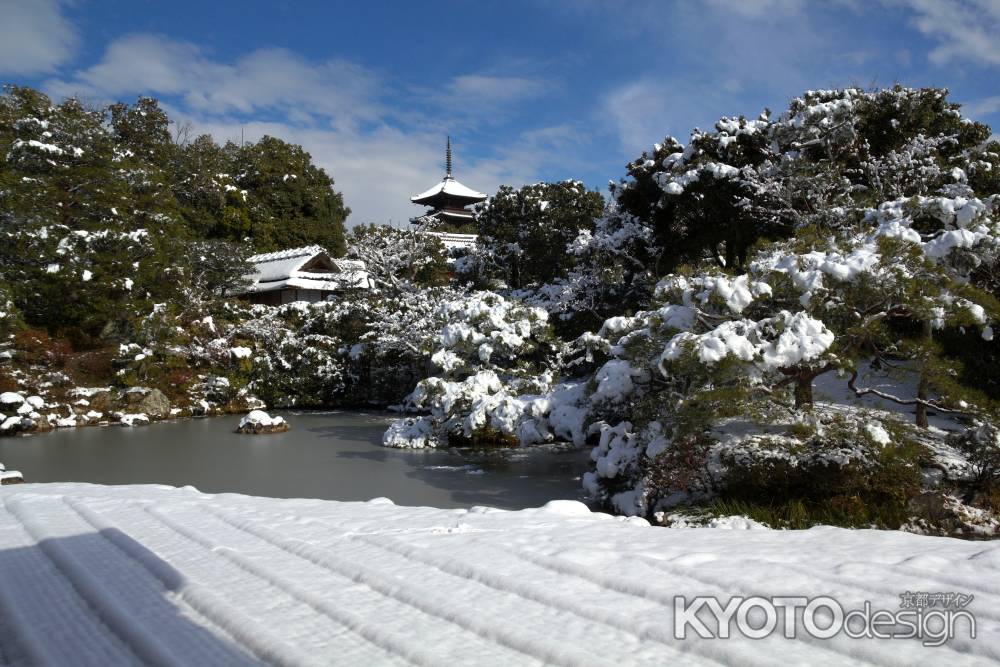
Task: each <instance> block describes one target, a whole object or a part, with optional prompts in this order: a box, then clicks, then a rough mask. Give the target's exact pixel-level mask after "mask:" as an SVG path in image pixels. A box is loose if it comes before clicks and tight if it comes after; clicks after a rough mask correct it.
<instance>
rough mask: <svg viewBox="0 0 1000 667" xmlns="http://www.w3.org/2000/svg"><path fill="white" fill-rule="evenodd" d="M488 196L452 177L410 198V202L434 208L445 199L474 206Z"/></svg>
mask: <svg viewBox="0 0 1000 667" xmlns="http://www.w3.org/2000/svg"><path fill="white" fill-rule="evenodd" d="M487 196H488V195H485V194H483V193H482V192H476V191H475V190H473V189H472V188H467V187H466V186H464V185H462V184H461V183H459V182H458V181H456V180H455V179H454V178H451V177H450V176H446V177H445V179H444V180H443V181H441V182H440V183H438V184H437V185H435V186H434V187H433V188H431V189H430V190H427V191H426V192H421V193H420V194H419V195H414V196H412V197H410V201H411V202H413V203H414V204H426V205H428V206H433V205H434V204H435V203H436V202H438V201H440V200H445V199H451V200H463V201H464V202H465V203H469V204H472V203H476V202H481V201H485V200H486V199H487Z"/></svg>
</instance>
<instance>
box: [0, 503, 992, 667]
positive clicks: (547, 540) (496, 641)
mask: <svg viewBox="0 0 1000 667" xmlns="http://www.w3.org/2000/svg"><path fill="white" fill-rule="evenodd" d="M380 491H381V489H378V488H372V489H371V495H376V494H377V493H379V492H380ZM3 495H4V501H5V505H6V511H3V512H0V553H2V554H4V556H3V558H0V581H3V589H2V591H3V595H2V600H3V608H4V633H3V637H4V645H3V649H4V658H8V657H9V658H10V659H11V664H22V663H30V664H34V663H38V664H53V665H74V664H76V665H118V664H132V663H137V662H142V663H157V664H172V665H183V664H188V665H207V664H221V663H226V664H251V663H254V664H260V663H265V664H275V663H283V664H313V663H318V664H334V663H336V664H357V665H365V664H372V665H373V664H389V663H392V664H397V663H406V662H410V663H416V664H423V665H426V664H446V663H452V664H495V665H504V664H506V665H514V664H527V663H532V664H536V663H537V664H542V663H547V664H548V663H552V664H560V665H569V664H579V665H591V664H601V665H632V664H636V665H637V664H645V665H666V664H675V663H678V662H682V663H685V664H694V663H706V664H707V663H713V662H714V663H718V664H727V665H739V664H805V663H809V664H853V663H856V662H858V661H864V662H866V663H868V664H870V665H890V664H892V665H899V664H935V662H936V661H934V660H929V659H928V656H933V657H938V656H940V657H942V661H941V663H942V664H951V665H955V667H958V665H974V664H986V663H989V662H992V661H993V660H994V658H995V656H996V655H997V654H998V652H1000V635H998V633H997V632H996V631H995V628H996V625H997V622H996V621H995V620H993V616H994V614H993V610H994V609H995V600H996V594H995V592H994V591H995V585H994V582H995V580H996V569H995V566H996V563H998V562H1000V560H998V557H1000V543H998V542H996V541H993V542H989V541H987V542H982V541H969V540H956V539H953V538H946V537H932V536H926V535H910V534H907V533H902V532H899V531H891V530H886V531H879V530H845V529H843V528H834V527H830V526H824V527H822V528H817V529H813V530H766V529H762V528H760V527H759V524H756V525H754V524H753V522H750V521H748V520H746V519H743V518H741V517H726V518H723V519H718V520H717V523H716V524H715V525H718V526H719V527H711V528H660V527H651V526H649V525H648V524H646V522H645V521H643V520H642V519H634V518H633V519H631V520H627V521H612V520H610V519H609V517H608V515H603V514H594V513H591V512H590V510H589V509H588V508H587V507H586V506H585V505H583V504H582V503H579V502H575V501H569V500H556V501H552V502H550V503H548V504H546V505H545V506H544V507H542V508H539V509H526V510H520V511H513V512H505V511H497V510H492V509H489V508H482V507H479V508H472V509H471V510H461V511H456V510H453V509H433V508H428V507H419V508H418V507H406V506H401V505H395V504H393V503H392V501H390V500H387V499H385V498H379V499H376V500H372V501H369V502H367V503H363V502H351V503H343V502H333V501H322V500H282V499H275V498H258V497H252V496H245V495H235V494H220V495H213V494H202V493H200V492H198V491H197V490H195V489H193V488H191V487H186V488H172V487H165V486H152V485H148V486H98V485H90V484H26V485H23V486H15V487H6V488H5V489H4V491H3ZM747 529H749V530H747ZM778 572H780V573H782V575H783V576H775V573H778ZM356 582H361V583H363V585H359V584H358V583H356ZM831 582H836V585H834V584H832V583H831ZM915 585H916V586H917V587H918V588H924V589H930V590H931V591H937V590H938V589H950V588H956V589H959V590H960V592H961V593H962V594H963V595H966V596H969V597H968V599H967V600H966V603H967V602H968V600H973V602H972V604H971V606H970V607H968V609H971V610H972V613H973V614H979V613H982V614H984V616H982V617H978V618H977V620H979V622H980V626H981V627H980V628H979V635H978V636H977V637H976V639H975V640H971V639H970V635H971V630H970V624H969V623H967V622H962V621H961V620H960V619H958V618H957V617H956V619H955V623H954V624H953V625H954V634H953V636H952V638H951V639H950V640H948V641H949V643H947V644H946V645H944V646H939V647H936V648H927V647H926V646H923V645H922V644H921V641H920V640H919V639H911V640H905V641H904V640H901V639H896V640H894V641H885V640H881V641H880V640H865V639H863V638H862V639H852V638H851V637H857V636H859V635H857V634H852V635H847V634H846V633H845V631H839V632H838V634H837V635H836V636H833V637H830V638H828V639H823V640H811V639H809V638H808V637H806V636H805V631H804V630H803V629H802V624H801V623H799V622H796V623H795V624H794V625H795V627H796V628H797V630H798V632H799V635H798V638H797V639H785V638H784V633H783V632H782V631H781V629H780V626H779V629H778V630H777V631H775V632H771V634H770V636H769V637H766V638H765V639H763V640H761V639H751V638H749V637H748V636H747V633H741V632H739V631H736V630H734V631H733V632H732V633H731V634H730V635H729V639H725V640H720V639H715V640H712V639H708V640H703V639H700V638H699V637H698V635H697V633H696V632H695V630H694V628H695V623H693V622H691V621H683V623H681V625H683V626H685V631H686V633H687V635H686V636H687V640H686V641H677V640H674V639H673V635H672V633H671V630H673V628H674V621H675V617H678V616H679V614H681V613H682V611H683V613H689V612H692V610H693V611H697V606H695V605H694V604H693V603H692V604H691V605H689V606H688V607H687V608H686V609H685V610H682V611H679V610H678V605H677V600H679V599H681V597H684V598H686V599H687V600H693V599H694V597H695V596H699V595H701V596H703V595H706V591H708V592H717V593H719V594H725V595H729V594H728V593H726V591H727V590H728V591H732V593H731V594H732V595H734V596H736V595H750V594H751V593H752V594H753V595H757V596H760V597H759V598H757V599H763V600H764V601H770V600H773V599H775V598H777V597H779V596H787V595H789V594H790V593H794V594H795V595H801V596H804V598H807V599H813V598H815V597H816V596H821V595H829V594H830V591H831V588H833V589H836V590H837V591H841V590H842V591H844V592H843V596H842V597H839V598H838V599H839V600H840V604H842V605H843V606H844V607H845V609H843V612H844V613H847V612H848V611H854V610H859V609H863V603H862V601H867V602H869V603H870V604H869V605H868V606H869V607H871V609H874V610H895V611H898V610H899V609H900V593H903V592H906V591H912V590H913V589H914V586H915ZM720 586H721V587H722V588H719V587H720ZM917 595H919V593H918V594H917ZM785 599H790V598H785ZM818 599H820V600H822V599H825V598H818ZM826 599H828V598H826ZM733 600H738V599H737V598H733ZM748 600H752V598H748ZM728 602H729V598H728V597H724V599H721V604H722V605H723V606H726V604H727V603H728ZM801 604H802V605H804V604H805V603H804V602H803V603H801ZM775 606H778V605H777V603H775V604H774V605H771V607H775ZM782 606H784V605H782ZM942 608H944V607H942ZM794 612H795V608H794V607H793V606H785V608H784V611H781V610H779V611H778V612H777V613H778V614H779V615H780V614H782V613H792V614H794ZM859 613H864V612H863V611H860V612H859ZM886 613H889V611H886ZM987 613H989V616H985V614H987ZM704 616H705V615H704V614H701V617H702V619H703V621H704V625H703V626H702V627H708V628H709V630H710V631H711V632H714V633H716V634H715V635H714V636H718V633H717V630H718V629H719V626H722V625H723V624H722V621H721V620H720V621H717V622H713V621H710V620H708V619H705V618H704ZM869 616H872V614H869ZM797 617H798V618H800V619H801V612H800V613H799V614H797ZM691 618H692V619H694V618H695V617H694V615H693V613H692V614H691ZM387 619H388V621H387ZM817 623H819V624H821V625H822V623H823V621H822V620H820V621H817ZM826 623H827V624H829V623H830V621H829V620H826ZM687 624H689V625H687ZM748 625H751V623H748ZM751 627H752V628H753V629H754V630H757V629H758V628H759V627H760V626H759V622H758V624H757V625H751ZM822 627H826V626H825V625H823V626H822ZM886 627H889V628H892V624H889V625H888V626H885V625H883V629H884V628H886ZM553 628H558V632H554V631H553ZM772 629H773V628H772ZM905 629H906V628H904V630H905ZM844 630H846V624H845V628H844ZM890 631H891V630H890ZM758 636H759V635H758ZM902 636H904V635H902V634H899V635H897V637H902ZM937 636H938V635H932V634H930V633H928V634H927V637H937ZM428 638H433V641H428ZM980 658H982V660H980ZM5 664H6V661H5Z"/></svg>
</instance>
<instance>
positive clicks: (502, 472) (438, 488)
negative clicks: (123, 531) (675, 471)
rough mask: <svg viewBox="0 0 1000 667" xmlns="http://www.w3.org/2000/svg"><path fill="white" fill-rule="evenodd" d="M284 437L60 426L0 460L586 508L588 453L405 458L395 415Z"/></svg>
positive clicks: (6, 449) (123, 480) (254, 490)
mask: <svg viewBox="0 0 1000 667" xmlns="http://www.w3.org/2000/svg"><path fill="white" fill-rule="evenodd" d="M276 414H282V416H284V417H285V419H287V420H288V421H289V423H290V424H291V427H292V429H291V430H290V431H288V432H287V433H279V434H274V435H257V436H254V435H239V434H236V433H233V432H232V431H233V429H234V428H235V426H236V424H237V423H238V422H239V417H238V416H227V417H211V418H206V419H193V420H183V421H174V422H166V423H159V424H153V425H151V426H146V427H137V428H126V427H120V426H107V427H86V428H77V429H60V430H57V431H53V432H51V433H47V434H44V435H34V436H28V437H18V438H0V462H3V463H4V464H5V465H6V466H7V469H8V470H20V471H21V472H22V473H24V478H25V481H28V482H91V483H95V484H169V485H172V486H186V485H191V486H194V487H196V488H197V489H199V490H200V491H204V492H206V493H221V492H234V493H245V494H249V495H255V496H271V497H277V498H324V499H328V500H370V499H371V498H376V497H379V496H385V497H387V498H391V499H392V500H393V501H394V502H396V503H397V504H399V505H426V506H431V507H443V508H453V507H469V506H471V505H489V506H493V507H500V508H505V509H521V508H525V507H538V506H540V505H543V504H545V503H546V502H548V501H549V500H553V499H573V500H583V497H582V489H581V486H580V476H581V475H582V474H583V472H584V471H585V470H586V469H587V462H588V454H589V449H587V450H577V449H574V448H572V447H570V446H568V445H545V446H542V447H532V448H525V449H506V450H492V451H478V452H477V451H468V450H398V449H388V448H385V447H382V446H381V444H380V442H381V439H382V433H383V432H384V431H385V428H386V426H387V424H388V423H389V421H390V419H391V417H390V416H387V415H385V414H378V413H359V412H282V413H276Z"/></svg>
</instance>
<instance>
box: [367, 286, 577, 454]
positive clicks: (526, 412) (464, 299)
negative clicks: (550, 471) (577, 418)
mask: <svg viewBox="0 0 1000 667" xmlns="http://www.w3.org/2000/svg"><path fill="white" fill-rule="evenodd" d="M438 316H439V319H440V320H441V321H443V322H444V324H443V325H442V326H441V328H440V330H439V332H438V334H437V336H436V339H435V346H436V349H435V351H434V353H433V354H432V355H431V361H432V362H433V364H434V366H435V367H436V368H437V369H438V371H437V373H438V374H437V375H434V376H433V377H430V378H428V379H426V380H423V381H421V382H420V384H418V385H417V387H416V389H415V390H414V391H413V393H412V394H411V395H410V396H409V398H408V399H407V404H408V405H409V407H410V408H412V409H415V410H420V411H427V412H429V413H430V414H429V415H427V416H425V417H421V418H420V419H419V420H417V421H416V422H414V421H412V420H411V421H410V422H406V423H401V424H397V425H395V426H394V427H393V428H392V429H390V431H389V432H388V433H387V435H386V438H385V440H384V443H385V444H386V445H390V446H427V445H429V444H433V443H437V442H445V441H447V440H448V439H449V438H450V439H452V440H453V441H459V440H465V441H468V440H476V441H477V442H483V443H485V442H486V441H488V440H493V441H498V442H504V441H506V440H510V441H512V442H514V443H516V442H517V437H518V436H522V437H523V440H524V441H525V442H538V441H541V440H547V439H549V438H551V437H552V435H551V434H550V433H549V432H548V427H547V426H541V428H542V430H543V431H545V432H539V431H538V426H535V425H531V426H529V425H528V424H527V422H529V421H533V420H534V418H535V417H536V416H537V417H544V416H545V415H547V414H548V413H549V412H550V411H551V406H549V405H548V404H546V405H545V406H544V407H543V406H542V405H541V403H542V402H544V401H545V400H546V399H545V398H544V396H545V395H548V394H549V393H551V392H555V391H558V392H559V395H560V396H564V395H565V391H566V389H565V388H564V387H559V388H555V387H552V386H551V384H552V383H551V374H548V373H546V372H545V371H546V369H547V366H548V365H549V364H550V363H551V362H552V361H553V359H554V347H553V345H554V343H555V341H554V340H553V339H552V336H551V332H550V329H549V326H548V315H547V313H546V312H545V311H543V310H541V309H538V308H532V307H530V306H526V305H524V304H522V303H521V302H519V301H517V300H511V299H507V298H504V297H503V296H500V295H499V294H495V293H492V292H472V293H470V294H468V295H463V296H460V297H459V298H457V299H455V300H452V301H447V302H445V303H443V304H442V305H441V306H440V308H439V310H438ZM560 425H561V423H560ZM409 434H412V439H409V440H408V439H407V437H408V435H409ZM428 434H434V437H433V438H429V437H428Z"/></svg>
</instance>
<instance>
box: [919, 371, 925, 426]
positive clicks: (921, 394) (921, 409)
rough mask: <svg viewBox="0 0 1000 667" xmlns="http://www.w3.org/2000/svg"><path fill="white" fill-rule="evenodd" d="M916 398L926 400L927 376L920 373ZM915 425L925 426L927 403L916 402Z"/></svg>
mask: <svg viewBox="0 0 1000 667" xmlns="http://www.w3.org/2000/svg"><path fill="white" fill-rule="evenodd" d="M917 398H919V399H920V400H922V401H926V400H927V377H926V376H925V375H924V374H923V373H921V374H920V382H919V383H917ZM917 426H919V427H920V428H927V405H926V404H924V403H917Z"/></svg>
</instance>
